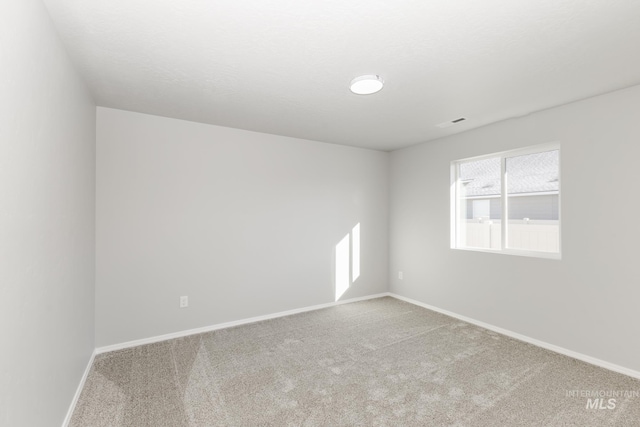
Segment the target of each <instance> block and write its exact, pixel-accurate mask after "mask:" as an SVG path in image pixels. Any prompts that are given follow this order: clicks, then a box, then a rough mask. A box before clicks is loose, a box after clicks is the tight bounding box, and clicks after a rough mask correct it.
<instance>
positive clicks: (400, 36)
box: [45, 0, 640, 150]
mask: <svg viewBox="0 0 640 427" xmlns="http://www.w3.org/2000/svg"><path fill="white" fill-rule="evenodd" d="M45 3H46V5H47V6H48V8H49V10H50V12H51V15H52V17H53V19H54V21H55V23H56V26H57V28H58V30H59V32H60V34H61V37H62V38H63V41H64V42H65V44H66V46H67V49H68V51H69V53H70V54H71V56H72V58H73V60H74V61H75V63H76V65H77V67H78V70H79V72H80V73H81V74H82V75H83V76H84V78H85V80H86V81H87V83H88V85H89V87H90V89H91V91H92V93H93V95H94V97H95V101H96V102H97V104H98V105H101V106H105V107H112V108H119V109H124V110H131V111H139V112H143V113H149V114H156V115H160V116H168V117H175V118H179V119H186V120H192V121H197V122H203V123H211V124H216V125H221V126H229V127H235V128H240V129H248V130H254V131H259V132H266V133H273V134H279V135H286V136H293V137H298V138H306V139H312V140H318V141H325V142H331V143H336V144H345V145H353V146H360V147H368V148H374V149H381V150H393V149H396V148H401V147H406V146H409V145H412V144H416V143H420V142H424V141H428V140H431V139H434V138H437V137H440V136H444V135H448V134H452V133H456V132H460V131H464V130H468V129H471V128H474V127H478V126H481V125H484V124H487V123H491V122H495V121H498V120H501V119H506V118H509V117H514V116H520V115H523V114H527V113H530V112H532V111H536V110H540V109H544V108H548V107H551V106H555V105H560V104H564V103H567V102H571V101H574V100H577V99H582V98H586V97H589V96H593V95H597V94H600V93H604V92H608V91H611V90H615V89H619V88H623V87H627V86H631V85H634V84H638V83H640V48H639V46H638V45H639V44H640V1H638V0H484V1H478V0H428V1H427V0H414V1H407V0H368V1H364V0H314V1H311V0H270V1H264V0H243V1H239V0H181V1H176V0H109V1H106V0H45ZM361 74H379V75H381V76H382V77H383V78H384V80H385V82H386V85H385V87H384V89H383V90H382V91H381V92H379V93H377V94H374V95H368V96H357V95H353V94H352V93H351V92H350V91H349V88H348V84H349V82H350V81H351V79H352V78H353V77H356V76H358V75H361ZM458 117H466V118H467V120H466V121H465V122H463V123H461V124H458V125H454V126H451V127H448V128H440V127H437V126H436V125H437V124H439V123H441V122H444V121H447V120H451V119H456V118H458Z"/></svg>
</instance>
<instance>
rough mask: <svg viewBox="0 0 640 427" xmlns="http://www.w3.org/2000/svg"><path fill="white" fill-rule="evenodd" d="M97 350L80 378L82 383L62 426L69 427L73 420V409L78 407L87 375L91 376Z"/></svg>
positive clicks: (92, 354)
mask: <svg viewBox="0 0 640 427" xmlns="http://www.w3.org/2000/svg"><path fill="white" fill-rule="evenodd" d="M96 354H97V353H96V350H95V349H94V350H93V353H91V358H89V362H88V363H87V367H86V368H85V369H84V373H83V374H82V378H80V384H78V388H77V389H76V394H74V395H73V400H72V401H71V405H70V406H69V410H68V411H67V416H66V417H64V421H63V422H62V427H67V426H68V425H69V423H70V422H71V416H72V415H73V411H74V410H75V409H76V404H77V403H78V399H79V398H80V393H82V389H83V388H84V383H85V381H87V377H88V376H89V371H90V370H91V366H93V359H95V357H96Z"/></svg>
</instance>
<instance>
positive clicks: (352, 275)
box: [335, 223, 360, 301]
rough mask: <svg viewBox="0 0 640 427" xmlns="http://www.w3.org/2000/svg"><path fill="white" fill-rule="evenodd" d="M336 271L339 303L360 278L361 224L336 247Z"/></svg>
mask: <svg viewBox="0 0 640 427" xmlns="http://www.w3.org/2000/svg"><path fill="white" fill-rule="evenodd" d="M335 271H336V280H335V288H336V299H335V301H338V300H339V299H340V298H341V297H342V295H344V293H345V292H346V291H347V289H349V287H350V286H351V285H352V284H354V283H355V281H356V280H358V277H360V223H357V224H356V225H355V226H354V227H353V228H352V229H351V231H350V232H349V233H347V234H346V235H345V236H344V237H343V238H342V240H340V243H338V244H337V245H336V264H335Z"/></svg>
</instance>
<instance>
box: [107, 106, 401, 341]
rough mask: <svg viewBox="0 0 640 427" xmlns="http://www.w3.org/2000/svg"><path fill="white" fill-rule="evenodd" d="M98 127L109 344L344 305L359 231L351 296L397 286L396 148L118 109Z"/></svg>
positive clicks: (349, 291) (110, 112)
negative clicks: (341, 255) (339, 287)
mask: <svg viewBox="0 0 640 427" xmlns="http://www.w3.org/2000/svg"><path fill="white" fill-rule="evenodd" d="M97 126H98V129H97V150H98V154H97V159H98V163H97V223H96V227H97V252H96V257H97V258H96V268H97V273H96V274H97V279H96V340H97V346H98V347H101V346H106V345H111V344H117V343H122V342H126V341H130V340H135V339H141V338H147V337H152V336H157V335H162V334H167V333H172V332H177V331H182V330H186V329H191V328H196V327H203V326H208V325H213V324H217V323H221V322H227V321H232V320H239V319H245V318H249V317H253V316H259V315H265V314H270V313H275V312H280V311H284V310H290V309H294V308H300V307H305V306H310V305H315V304H321V303H327V302H331V301H333V300H334V299H335V298H334V296H335V291H334V272H333V268H334V251H335V246H336V245H337V244H338V243H339V242H340V240H341V239H342V238H343V237H344V236H345V235H346V234H347V233H348V232H349V231H350V230H351V229H352V228H353V227H354V226H355V225H356V224H357V223H360V224H361V243H362V262H361V271H362V274H361V277H360V278H359V279H358V280H357V281H356V282H355V283H354V284H353V285H352V286H351V288H350V289H349V290H348V291H347V292H346V293H345V294H344V295H343V297H342V299H346V298H354V297H359V296H364V295H370V294H375V293H379V292H384V291H386V290H387V277H388V268H387V263H388V237H387V234H388V159H389V154H388V153H383V152H378V151H372V150H364V149H358V148H351V147H344V146H338V145H331V144H325V143H319V142H312V141H304V140H298V139H293V138H286V137H281V136H275V135H267V134H261V133H255V132H248V131H242V130H236V129H229V128H223V127H217V126H211V125H205V124H198V123H193V122H187V121H181V120H175V119H169V118H162V117H156V116H150V115H144V114H138V113H131V112H125V111H121V110H113V109H107V108H98V125H97ZM181 295H188V296H189V302H190V306H189V307H188V308H186V309H180V308H179V304H178V303H179V297H180V296H181Z"/></svg>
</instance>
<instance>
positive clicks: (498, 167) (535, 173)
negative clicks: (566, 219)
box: [451, 144, 560, 258]
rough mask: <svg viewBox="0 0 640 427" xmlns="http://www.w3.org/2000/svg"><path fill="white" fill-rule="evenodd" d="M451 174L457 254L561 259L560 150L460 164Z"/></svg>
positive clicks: (500, 155) (502, 155)
mask: <svg viewBox="0 0 640 427" xmlns="http://www.w3.org/2000/svg"><path fill="white" fill-rule="evenodd" d="M451 171H452V174H451V175H452V185H451V196H452V197H451V200H452V203H451V210H452V239H451V246H452V247H453V248H455V249H470V250H480V251H490V252H499V253H508V254H514V255H527V256H539V257H546V258H560V147H559V146H558V145H557V144H554V145H541V146H536V147H529V148H525V149H520V150H514V151H508V152H504V153H497V154H491V155H487V156H482V157H476V158H472V159H464V160H458V161H455V162H453V163H452V164H451ZM503 218H504V219H506V220H503Z"/></svg>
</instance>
